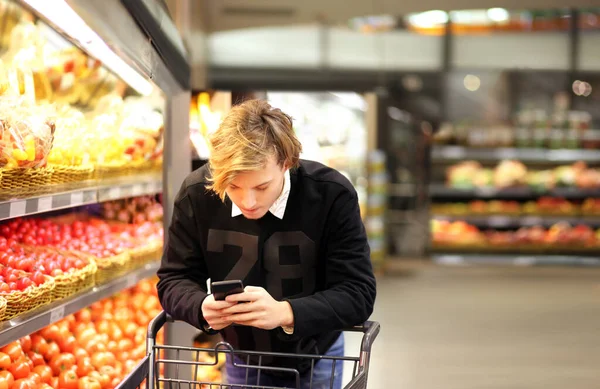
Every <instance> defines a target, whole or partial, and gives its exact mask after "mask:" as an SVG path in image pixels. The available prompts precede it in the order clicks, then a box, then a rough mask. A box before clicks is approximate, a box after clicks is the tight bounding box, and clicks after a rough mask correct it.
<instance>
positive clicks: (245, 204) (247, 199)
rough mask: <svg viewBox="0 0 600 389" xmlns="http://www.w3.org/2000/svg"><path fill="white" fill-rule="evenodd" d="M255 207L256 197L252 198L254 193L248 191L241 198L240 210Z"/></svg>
mask: <svg viewBox="0 0 600 389" xmlns="http://www.w3.org/2000/svg"><path fill="white" fill-rule="evenodd" d="M255 205H256V196H254V192H253V191H251V190H249V191H247V192H246V193H245V194H244V197H243V198H242V208H244V209H252V208H254V206H255Z"/></svg>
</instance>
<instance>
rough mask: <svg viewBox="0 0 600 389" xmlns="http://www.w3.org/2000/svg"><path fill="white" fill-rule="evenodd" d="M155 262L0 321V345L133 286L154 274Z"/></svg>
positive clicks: (156, 265) (157, 265) (156, 266)
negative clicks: (10, 318) (11, 318)
mask: <svg viewBox="0 0 600 389" xmlns="http://www.w3.org/2000/svg"><path fill="white" fill-rule="evenodd" d="M159 264H160V262H159V261H155V262H152V263H148V264H146V265H144V266H143V267H140V268H138V269H135V270H132V271H131V272H129V273H127V274H125V275H123V276H121V277H118V278H116V279H114V280H111V281H109V282H107V283H105V284H102V285H99V286H95V287H92V288H89V289H87V290H85V291H82V292H80V293H78V294H76V295H74V296H71V297H68V298H66V299H62V300H59V301H56V302H55V303H52V304H50V305H45V306H43V307H40V308H39V309H37V310H35V311H32V312H28V313H26V314H23V315H21V316H19V317H16V318H14V319H13V320H9V321H6V322H3V323H0V347H2V346H5V345H6V344H8V343H10V342H13V341H15V340H18V339H20V338H21V337H23V336H27V335H29V334H31V333H33V332H35V331H38V330H40V329H42V328H44V327H46V326H48V325H50V324H52V323H55V322H57V321H59V320H61V319H62V318H64V317H65V316H68V315H70V314H73V313H75V312H77V311H79V310H81V309H83V308H85V307H87V306H89V305H91V304H92V303H94V302H96V301H98V300H101V299H104V298H107V297H110V296H112V295H114V294H115V293H117V292H119V291H121V290H123V289H127V288H131V287H133V286H135V285H136V284H137V283H138V282H140V281H142V280H144V279H146V278H148V277H151V276H153V275H155V274H156V271H157V270H158V267H159Z"/></svg>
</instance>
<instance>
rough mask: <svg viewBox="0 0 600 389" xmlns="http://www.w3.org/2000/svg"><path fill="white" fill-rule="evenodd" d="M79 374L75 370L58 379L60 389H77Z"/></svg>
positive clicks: (61, 375) (68, 371)
mask: <svg viewBox="0 0 600 389" xmlns="http://www.w3.org/2000/svg"><path fill="white" fill-rule="evenodd" d="M78 380H79V378H78V377H77V373H75V371H73V370H65V371H63V372H62V373H60V376H59V377H58V386H59V387H60V389H77V387H78Z"/></svg>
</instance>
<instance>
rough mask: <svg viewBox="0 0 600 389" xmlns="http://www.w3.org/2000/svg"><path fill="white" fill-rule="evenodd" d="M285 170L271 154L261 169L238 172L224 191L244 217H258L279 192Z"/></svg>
mask: <svg viewBox="0 0 600 389" xmlns="http://www.w3.org/2000/svg"><path fill="white" fill-rule="evenodd" d="M286 170H287V167H285V166H283V167H282V166H280V165H278V164H277V161H276V159H275V157H274V156H272V157H270V158H269V160H268V161H267V163H266V165H265V167H264V168H263V169H262V170H257V171H249V172H245V173H240V174H238V175H237V176H236V177H235V179H233V181H231V184H229V186H228V187H227V189H226V190H225V192H226V193H227V196H229V198H230V199H231V201H233V203H234V204H235V205H237V206H238V208H239V209H240V210H241V211H242V214H243V215H244V217H245V218H246V219H260V218H261V217H263V216H265V214H266V213H267V212H269V208H271V205H273V203H274V202H275V200H277V198H278V197H279V195H280V194H281V191H282V189H283V183H284V177H285V176H284V174H285V171H286Z"/></svg>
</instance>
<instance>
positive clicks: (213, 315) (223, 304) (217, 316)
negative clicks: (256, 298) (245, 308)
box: [202, 294, 237, 331]
mask: <svg viewBox="0 0 600 389" xmlns="http://www.w3.org/2000/svg"><path fill="white" fill-rule="evenodd" d="M236 304H237V303H229V302H227V301H215V296H213V295H212V294H209V295H208V296H206V298H205V299H204V301H203V302H202V316H204V320H206V322H207V323H208V325H209V326H210V328H212V329H213V330H216V331H219V330H222V329H223V328H225V327H228V326H230V325H231V324H232V322H231V321H229V320H226V318H227V315H226V314H223V313H222V312H221V311H222V310H223V309H226V308H230V307H232V306H234V305H236Z"/></svg>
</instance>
